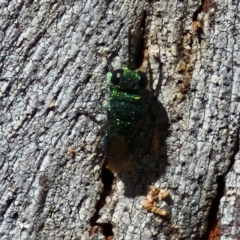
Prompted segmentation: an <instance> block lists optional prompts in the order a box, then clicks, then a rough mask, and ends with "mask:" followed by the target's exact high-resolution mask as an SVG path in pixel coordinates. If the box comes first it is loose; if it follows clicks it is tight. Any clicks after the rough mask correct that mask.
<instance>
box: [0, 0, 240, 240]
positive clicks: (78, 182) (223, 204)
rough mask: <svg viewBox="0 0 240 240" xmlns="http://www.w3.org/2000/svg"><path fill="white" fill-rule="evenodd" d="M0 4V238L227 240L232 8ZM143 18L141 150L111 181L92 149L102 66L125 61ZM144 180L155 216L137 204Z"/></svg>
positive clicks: (133, 0)
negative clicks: (113, 58) (146, 82)
mask: <svg viewBox="0 0 240 240" xmlns="http://www.w3.org/2000/svg"><path fill="white" fill-rule="evenodd" d="M0 4H1V8H0V12H1V14H0V16H1V18H2V21H1V22H2V23H1V26H0V27H1V32H0V36H1V45H0V48H1V61H0V65H1V68H0V69H1V75H0V99H1V102H0V110H1V119H0V122H1V125H0V126H1V129H0V133H1V135H0V138H1V141H0V158H1V159H0V166H1V168H0V181H1V184H0V186H1V204H0V209H1V210H0V212H1V218H0V220H1V221H0V223H1V225H0V238H1V239H11V240H12V239H82V240H83V239H106V238H107V239H111V236H113V235H114V239H118V240H120V239H124V240H127V239H136V240H139V239H143V240H148V239H161V240H164V239H201V238H202V239H207V238H208V236H209V235H210V234H212V236H213V235H216V236H218V237H219V239H229V240H232V239H238V238H239V235H240V230H239V229H240V223H239V199H240V198H239V195H240V193H239V185H240V179H239V172H240V170H239V166H238V163H239V153H238V149H239V141H238V139H239V110H240V104H239V99H240V98H239V97H240V96H239V95H240V94H239V92H240V84H239V83H240V80H239V76H240V68H239V64H240V62H239V61H240V60H239V42H240V40H239V39H240V36H239V30H240V22H239V21H240V20H239V19H240V18H239V12H238V10H239V3H238V2H237V1H228V2H227V1H217V2H216V3H215V2H211V1H208V0H205V1H203V2H201V1H200V0H198V1H174V0H173V1H150V2H148V1H140V0H139V1H137V0H119V1H110V0H109V1H107V0H106V1H101V0H99V1H97V0H96V1H94V0H86V1H83V0H81V1H1V3H0ZM143 10H146V18H145V22H146V23H145V39H146V41H145V53H146V54H145V58H144V62H143V65H144V64H145V66H146V63H147V57H146V56H148V58H149V61H148V62H149V64H148V66H149V69H150V71H149V70H148V76H149V79H150V80H151V81H152V82H153V83H152V87H153V95H155V96H156V95H157V99H158V101H155V103H153V105H151V107H150V110H149V111H151V112H152V115H153V116H155V117H153V118H152V119H151V121H150V124H149V125H148V124H146V129H147V131H146V133H143V136H144V139H148V138H147V137H146V138H145V136H148V135H149V136H150V137H151V141H150V142H148V144H149V145H150V147H149V149H150V150H149V152H147V153H146V151H144V145H145V144H144V143H145V142H144V140H140V150H139V151H138V153H137V154H136V157H135V159H134V163H133V166H135V168H132V169H131V170H129V169H125V170H124V171H123V172H122V173H121V174H119V175H118V176H115V179H114V181H113V182H112V176H111V174H109V173H108V172H107V171H106V170H104V171H103V174H101V172H102V169H104V168H103V161H104V158H103V156H100V155H101V154H100V152H98V151H97V152H96V147H97V144H98V142H99V139H100V138H99V136H100V132H101V130H100V127H101V126H102V124H101V122H104V121H105V119H106V113H105V110H104V107H103V106H104V103H105V101H106V99H107V92H108V86H107V82H106V77H105V73H106V66H107V60H106V59H107V57H109V56H110V54H111V53H114V52H116V53H117V55H119V56H120V58H121V59H124V60H126V58H127V54H126V53H127V46H128V44H127V33H128V28H129V26H130V25H131V26H133V33H134V34H136V33H137V32H138V31H139V28H140V22H141V17H142V11H143ZM117 50H118V51H117ZM147 53H148V55H147ZM151 94H152V93H150V95H151ZM153 98H154V97H152V98H151V97H150V98H149V100H148V103H149V104H150V103H151V101H153ZM94 119H97V120H98V121H97V122H96V121H94ZM168 119H169V120H168ZM168 121H169V123H170V127H169V133H168V135H167V137H166V134H162V133H163V132H164V133H166V129H167V122H168ZM146 122H148V120H146ZM144 134H145V135H144ZM141 141H142V142H141ZM145 141H146V140H145ZM146 145H147V144H146ZM147 146H148V145H147ZM134 164H135V165H134ZM102 181H103V183H104V184H103V183H102ZM150 186H155V190H156V192H157V188H160V195H161V194H162V193H163V191H164V190H163V189H168V191H169V193H170V198H168V199H167V201H165V199H161V197H159V196H160V195H158V193H156V195H155V196H152V200H153V198H154V197H155V198H154V201H156V203H154V201H152V202H151V199H150V200H149V201H148V203H147V204H148V205H151V204H152V205H154V204H155V206H156V207H158V208H161V209H164V210H166V211H167V212H168V216H167V217H165V218H162V217H161V216H160V215H161V214H158V213H159V212H158V213H156V214H153V213H151V212H149V211H147V210H146V205H147V204H146V197H147V195H148V191H149V188H150ZM224 190H225V191H224ZM107 191H108V192H107ZM106 195H108V196H107V198H106V202H105V203H104V196H106ZM100 196H101V201H100V202H99V199H100ZM148 198H151V197H150V196H148ZM143 205H144V206H145V208H143ZM214 205H216V206H215V207H214ZM96 206H97V207H96ZM151 209H152V210H154V209H153V208H151ZM99 210H100V211H99ZM155 210H156V209H155ZM98 211H99V212H98ZM209 212H210V216H211V217H212V218H210V217H209ZM95 225H96V226H98V229H97V227H94V226H95ZM101 229H102V231H103V233H102V232H101V231H100V230H101ZM98 230H99V231H98ZM213 239H214V238H213Z"/></svg>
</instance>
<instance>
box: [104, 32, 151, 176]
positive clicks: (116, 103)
mask: <svg viewBox="0 0 240 240" xmlns="http://www.w3.org/2000/svg"><path fill="white" fill-rule="evenodd" d="M138 46H139V45H138ZM130 50H131V34H130V31H129V53H128V54H129V68H127V67H125V68H121V69H117V70H114V71H111V72H110V73H108V81H109V84H110V96H109V103H108V108H107V116H108V121H107V157H106V158H107V159H106V161H107V167H108V169H109V170H111V171H112V172H117V173H118V172H120V171H121V170H122V169H123V168H125V167H126V166H127V165H128V164H129V163H130V162H131V159H132V156H133V155H134V153H135V152H136V149H137V145H138V138H139V136H140V133H141V131H140V127H141V125H142V121H143V113H144V106H145V102H146V87H147V76H146V74H145V73H144V72H142V71H139V70H131V69H130V65H131V64H130V59H131V56H130ZM137 50H138V49H136V51H137Z"/></svg>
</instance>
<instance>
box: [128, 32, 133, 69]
mask: <svg viewBox="0 0 240 240" xmlns="http://www.w3.org/2000/svg"><path fill="white" fill-rule="evenodd" d="M131 45H132V35H131V27H129V28H128V67H129V68H131V48H132V46H131Z"/></svg>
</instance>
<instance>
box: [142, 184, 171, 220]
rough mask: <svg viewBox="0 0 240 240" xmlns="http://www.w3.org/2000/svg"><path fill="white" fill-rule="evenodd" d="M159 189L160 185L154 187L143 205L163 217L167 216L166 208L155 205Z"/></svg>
mask: <svg viewBox="0 0 240 240" xmlns="http://www.w3.org/2000/svg"><path fill="white" fill-rule="evenodd" d="M159 191H160V189H159V188H158V187H152V188H151V190H150V192H149V194H148V196H147V199H146V201H145V202H144V203H143V207H144V208H145V209H146V210H148V211H149V212H152V213H154V214H156V215H159V216H161V217H167V216H168V213H167V211H166V210H164V209H161V208H158V207H156V206H155V203H156V202H157V200H158V194H159Z"/></svg>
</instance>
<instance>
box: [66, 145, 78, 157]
mask: <svg viewBox="0 0 240 240" xmlns="http://www.w3.org/2000/svg"><path fill="white" fill-rule="evenodd" d="M68 155H70V156H71V157H73V158H74V157H75V156H76V152H75V150H74V149H73V148H72V147H68Z"/></svg>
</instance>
